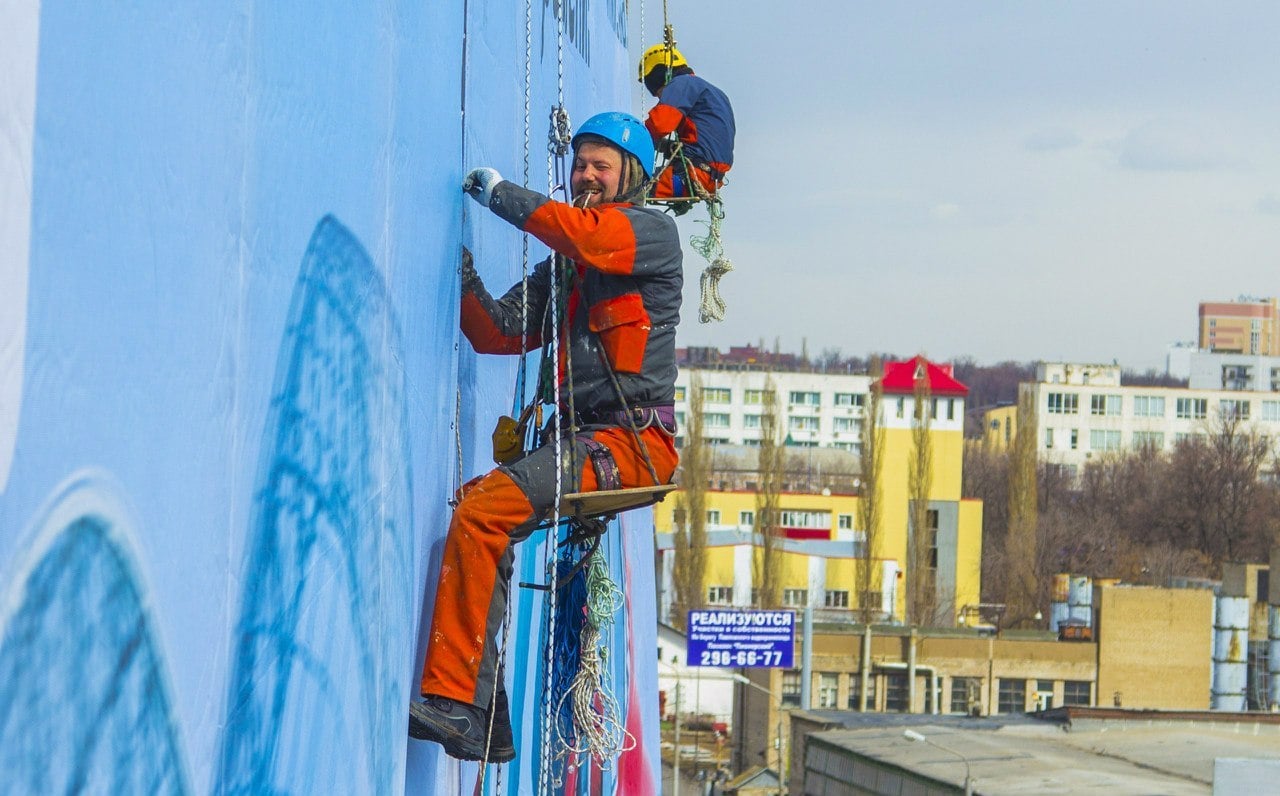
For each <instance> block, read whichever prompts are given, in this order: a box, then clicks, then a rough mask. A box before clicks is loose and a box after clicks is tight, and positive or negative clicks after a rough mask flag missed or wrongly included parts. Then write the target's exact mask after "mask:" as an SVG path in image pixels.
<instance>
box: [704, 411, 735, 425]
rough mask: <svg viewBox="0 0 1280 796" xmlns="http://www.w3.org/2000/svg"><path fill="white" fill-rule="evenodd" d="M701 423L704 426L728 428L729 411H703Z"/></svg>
mask: <svg viewBox="0 0 1280 796" xmlns="http://www.w3.org/2000/svg"><path fill="white" fill-rule="evenodd" d="M702 425H703V427H704V428H728V427H729V413H728V412H703V413H702Z"/></svg>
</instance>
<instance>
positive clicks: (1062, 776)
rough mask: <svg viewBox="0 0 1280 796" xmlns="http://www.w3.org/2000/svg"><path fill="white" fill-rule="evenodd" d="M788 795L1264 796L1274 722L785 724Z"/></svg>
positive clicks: (1125, 715)
mask: <svg viewBox="0 0 1280 796" xmlns="http://www.w3.org/2000/svg"><path fill="white" fill-rule="evenodd" d="M791 726H792V737H793V741H792V744H793V746H794V748H795V750H796V753H795V756H794V758H793V759H794V760H795V765H794V768H793V769H792V771H791V776H790V777H789V789H788V793H790V794H792V795H793V796H801V794H804V795H805V796H808V794H814V795H815V796H816V795H817V794H829V795H831V796H836V795H837V794H838V795H841V796H842V795H843V794H902V793H912V794H921V795H922V796H935V795H936V796H941V794H960V793H968V792H972V793H981V794H984V796H996V795H998V794H1018V795H1019V796H1021V794H1028V793H1035V794H1095V793H1106V794H1119V795H1126V794H1132V795H1133V796H1138V795H1139V794H1151V793H1159V794H1168V795H1169V796H1192V795H1193V794H1197V795H1202V794H1222V795H1223V796H1227V795H1228V794H1230V796H1235V795H1236V794H1246V793H1248V794H1253V793H1258V794H1261V793H1274V792H1275V790H1274V787H1275V784H1276V782H1277V781H1280V758H1277V755H1276V749H1277V748H1280V715H1274V714H1248V715H1236V714H1218V713H1209V712H1194V711H1137V710H1120V709H1115V708H1082V707H1065V708H1057V709H1054V710H1051V711H1046V712H1042V713H1039V714H1036V715H1035V716H1010V717H996V718H979V719H974V718H965V717H959V716H937V717H924V716H865V715H860V714H850V713H848V712H844V713H841V712H837V711H802V712H797V713H796V714H795V715H794V716H793V717H792V725H791Z"/></svg>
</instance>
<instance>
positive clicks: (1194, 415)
mask: <svg viewBox="0 0 1280 796" xmlns="http://www.w3.org/2000/svg"><path fill="white" fill-rule="evenodd" d="M1174 410H1175V412H1174V413H1175V414H1176V415H1177V416H1178V419H1179V420H1204V419H1205V418H1206V417H1208V416H1209V399H1207V398H1179V399H1178V402H1177V403H1176V404H1174Z"/></svg>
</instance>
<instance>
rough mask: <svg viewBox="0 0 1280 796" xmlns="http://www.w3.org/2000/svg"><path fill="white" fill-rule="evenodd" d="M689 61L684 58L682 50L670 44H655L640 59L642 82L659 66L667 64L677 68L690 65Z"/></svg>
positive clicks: (669, 66)
mask: <svg viewBox="0 0 1280 796" xmlns="http://www.w3.org/2000/svg"><path fill="white" fill-rule="evenodd" d="M688 65H689V62H688V61H686V60H685V59H684V56H683V55H681V54H680V51H679V50H677V49H676V48H675V47H672V46H671V45H670V44H655V45H653V46H652V47H650V48H649V49H647V50H645V51H644V57H643V58H641V59H640V82H641V83H643V82H644V76H645V75H647V74H649V73H650V72H652V71H653V70H654V69H656V68H658V67H659V66H665V67H667V68H668V69H675V68H676V67H677V66H688Z"/></svg>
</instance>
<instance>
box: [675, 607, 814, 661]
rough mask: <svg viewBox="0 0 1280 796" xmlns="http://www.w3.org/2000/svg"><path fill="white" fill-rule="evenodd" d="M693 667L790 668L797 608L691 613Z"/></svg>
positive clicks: (689, 629)
mask: <svg viewBox="0 0 1280 796" xmlns="http://www.w3.org/2000/svg"><path fill="white" fill-rule="evenodd" d="M685 628H686V630H687V632H688V648H687V649H686V651H685V660H686V661H687V662H688V665H690V666H729V667H757V668H778V667H783V668H788V669H789V668H791V666H792V665H793V662H794V659H795V642H796V613H795V611H736V610H729V611H717V610H708V609H702V610H696V611H690V612H689V621H688V624H686V625H685Z"/></svg>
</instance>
